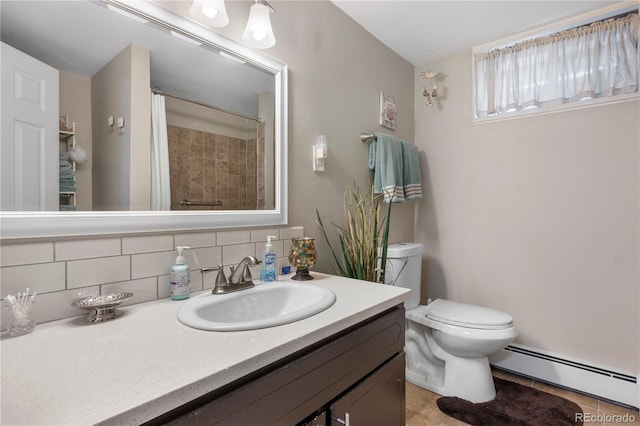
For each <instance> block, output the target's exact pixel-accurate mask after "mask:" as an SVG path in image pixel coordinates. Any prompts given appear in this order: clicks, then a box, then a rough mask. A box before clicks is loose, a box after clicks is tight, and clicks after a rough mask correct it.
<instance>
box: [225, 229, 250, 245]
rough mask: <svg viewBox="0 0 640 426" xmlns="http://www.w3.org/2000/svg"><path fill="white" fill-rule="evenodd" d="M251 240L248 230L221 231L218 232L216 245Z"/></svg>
mask: <svg viewBox="0 0 640 426" xmlns="http://www.w3.org/2000/svg"><path fill="white" fill-rule="evenodd" d="M249 242H251V232H250V231H222V232H218V245H219V246H226V245H229V244H241V243H249Z"/></svg>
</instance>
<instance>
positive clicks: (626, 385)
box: [489, 344, 640, 409]
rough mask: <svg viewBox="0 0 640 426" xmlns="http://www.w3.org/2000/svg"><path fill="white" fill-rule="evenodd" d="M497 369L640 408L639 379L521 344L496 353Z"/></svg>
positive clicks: (495, 364) (492, 357)
mask: <svg viewBox="0 0 640 426" xmlns="http://www.w3.org/2000/svg"><path fill="white" fill-rule="evenodd" d="M489 361H490V363H491V364H492V365H494V366H495V367H498V368H500V369H503V370H507V371H511V372H513V373H516V374H520V375H524V376H528V377H531V378H533V379H536V380H540V381H542V382H547V383H551V384H554V385H557V386H560V387H564V388H568V389H571V390H574V391H578V392H581V393H585V394H589V395H592V396H594V397H596V398H600V399H605V400H608V401H611V402H614V403H617V404H622V405H625V406H628V407H633V408H636V409H637V408H638V407H640V387H639V386H638V382H637V377H636V376H634V375H632V374H629V373H623V372H620V371H613V370H610V369H607V368H603V367H600V366H594V365H590V364H587V363H585V362H583V361H577V360H571V359H569V358H567V357H564V356H561V355H556V354H551V353H549V352H544V351H540V350H538V349H534V348H529V347H526V346H522V345H515V344H514V345H509V346H507V347H506V348H504V349H503V350H501V351H500V352H497V353H495V354H493V355H492V356H491V357H490V359H489Z"/></svg>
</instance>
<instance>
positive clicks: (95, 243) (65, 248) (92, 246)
mask: <svg viewBox="0 0 640 426" xmlns="http://www.w3.org/2000/svg"><path fill="white" fill-rule="evenodd" d="M120 244H121V243H120V238H103V239H99V240H80V241H59V242H56V243H55V251H56V260H76V259H87V258H92V257H106V256H119V255H120V254H122V252H121V251H122V249H121V247H120Z"/></svg>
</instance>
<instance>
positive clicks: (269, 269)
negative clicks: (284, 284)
mask: <svg viewBox="0 0 640 426" xmlns="http://www.w3.org/2000/svg"><path fill="white" fill-rule="evenodd" d="M272 238H276V237H274V236H273V235H268V236H267V243H266V244H265V245H264V251H263V252H262V270H261V271H260V281H263V282H273V281H276V280H277V279H278V267H277V265H276V253H275V252H274V251H273V244H271V239H272Z"/></svg>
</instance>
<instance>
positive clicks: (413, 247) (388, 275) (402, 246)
mask: <svg viewBox="0 0 640 426" xmlns="http://www.w3.org/2000/svg"><path fill="white" fill-rule="evenodd" d="M422 252H423V248H422V244H419V243H398V244H391V245H389V246H388V248H387V268H386V271H385V274H384V282H385V284H392V285H397V286H398V287H404V288H408V289H411V297H410V298H409V300H407V301H406V302H404V307H405V309H411V308H414V307H416V306H418V305H419V304H420V290H421V288H422V281H421V275H422Z"/></svg>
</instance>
